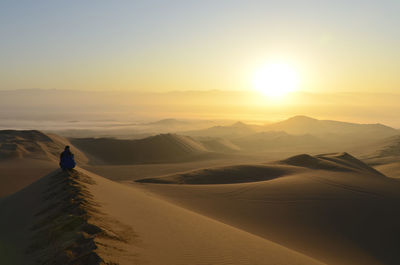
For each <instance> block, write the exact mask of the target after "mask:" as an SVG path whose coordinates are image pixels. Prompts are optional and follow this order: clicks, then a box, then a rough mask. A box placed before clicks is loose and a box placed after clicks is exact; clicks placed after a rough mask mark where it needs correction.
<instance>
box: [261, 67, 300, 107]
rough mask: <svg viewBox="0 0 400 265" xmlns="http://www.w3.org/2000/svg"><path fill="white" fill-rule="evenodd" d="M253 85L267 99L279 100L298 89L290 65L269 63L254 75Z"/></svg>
mask: <svg viewBox="0 0 400 265" xmlns="http://www.w3.org/2000/svg"><path fill="white" fill-rule="evenodd" d="M253 85H254V88H255V89H257V90H258V91H260V92H261V93H263V94H264V95H266V96H268V97H269V98H271V99H280V98H282V97H284V96H285V95H287V94H288V93H290V92H293V91H296V90H297V89H298V88H299V77H298V74H297V72H296V71H295V70H294V69H293V68H292V67H291V66H290V65H288V64H285V63H271V64H267V65H265V66H264V67H262V68H260V69H259V70H258V71H257V72H256V73H255V74H254V77H253Z"/></svg>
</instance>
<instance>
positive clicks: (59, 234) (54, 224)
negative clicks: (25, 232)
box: [28, 170, 133, 265]
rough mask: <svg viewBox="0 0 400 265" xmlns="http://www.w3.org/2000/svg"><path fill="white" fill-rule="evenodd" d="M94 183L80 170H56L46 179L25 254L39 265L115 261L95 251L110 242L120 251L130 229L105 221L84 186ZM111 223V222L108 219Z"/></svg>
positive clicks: (101, 249) (93, 264)
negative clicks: (30, 240) (45, 185)
mask: <svg viewBox="0 0 400 265" xmlns="http://www.w3.org/2000/svg"><path fill="white" fill-rule="evenodd" d="M94 184H95V182H94V181H93V180H92V179H91V178H90V177H88V176H86V175H84V174H82V173H81V172H79V173H78V171H76V170H73V171H70V172H65V171H64V172H57V173H55V174H54V175H52V176H51V178H50V179H49V182H48V185H47V187H46V190H45V191H44V193H43V195H42V196H43V202H42V206H41V209H40V210H39V211H38V212H37V213H36V214H35V220H36V221H35V222H34V224H33V225H32V227H31V230H32V231H33V237H32V243H31V245H30V247H29V249H28V253H29V255H32V256H33V259H34V260H36V262H38V263H40V264H87V265H97V264H117V263H116V262H113V261H112V260H111V261H110V260H109V259H107V256H106V257H104V255H101V256H100V254H99V253H102V252H107V248H109V247H110V245H113V247H115V246H118V248H120V249H121V251H123V246H122V245H123V242H129V240H130V238H131V237H132V235H133V232H132V231H131V230H130V229H128V228H125V229H122V230H121V227H120V226H119V225H118V222H115V221H112V224H113V225H112V226H110V224H107V222H105V221H104V220H106V221H107V217H106V216H105V215H104V213H102V212H101V211H100V210H99V207H98V205H97V203H96V202H95V201H94V199H93V195H92V194H91V192H90V190H89V189H88V188H87V186H88V185H94ZM109 223H111V221H109Z"/></svg>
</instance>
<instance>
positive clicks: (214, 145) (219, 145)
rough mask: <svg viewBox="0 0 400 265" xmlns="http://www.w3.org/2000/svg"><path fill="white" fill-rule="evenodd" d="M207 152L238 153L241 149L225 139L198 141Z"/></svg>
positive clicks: (213, 138) (199, 139)
mask: <svg viewBox="0 0 400 265" xmlns="http://www.w3.org/2000/svg"><path fill="white" fill-rule="evenodd" d="M197 140H198V141H199V142H201V143H202V145H203V146H204V147H205V148H207V150H209V151H212V152H217V153H236V152H239V151H240V147H239V146H237V145H235V144H234V143H232V142H231V141H229V140H228V139H224V138H215V137H201V138H198V139H197Z"/></svg>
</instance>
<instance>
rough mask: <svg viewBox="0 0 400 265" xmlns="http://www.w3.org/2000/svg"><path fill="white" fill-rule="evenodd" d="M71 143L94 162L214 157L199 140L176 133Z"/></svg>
mask: <svg viewBox="0 0 400 265" xmlns="http://www.w3.org/2000/svg"><path fill="white" fill-rule="evenodd" d="M71 142H72V143H73V144H74V145H75V146H77V147H78V148H79V149H80V150H82V151H83V152H85V153H86V154H87V155H88V156H89V157H90V158H91V163H93V164H138V163H162V162H164V163H165V162H184V161H191V160H197V159H205V158H209V157H213V154H212V153H210V152H209V151H208V150H207V148H205V147H204V146H203V145H202V144H201V143H200V142H198V141H196V140H194V139H193V138H191V137H188V136H182V135H177V134H160V135H156V136H152V137H148V138H144V139H140V140H118V139H112V138H98V139H96V138H87V139H71ZM214 156H215V155H214Z"/></svg>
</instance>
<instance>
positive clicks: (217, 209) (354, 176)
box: [136, 153, 400, 265]
mask: <svg viewBox="0 0 400 265" xmlns="http://www.w3.org/2000/svg"><path fill="white" fill-rule="evenodd" d="M288 160H289V161H293V160H296V161H298V162H299V163H297V164H298V166H291V167H292V168H291V170H290V172H289V174H287V175H283V176H280V177H277V178H272V177H271V179H269V180H266V181H258V182H248V183H238V184H219V185H174V184H169V185H165V184H144V183H141V184H139V185H140V187H142V188H143V189H145V190H148V191H151V192H153V193H154V194H158V195H159V196H161V197H162V198H164V199H166V200H169V201H171V202H173V203H175V204H177V205H180V206H182V207H185V208H187V209H190V210H194V211H196V212H198V213H200V214H203V215H206V216H209V217H211V218H214V219H216V220H220V221H222V222H224V223H226V224H229V225H232V226H235V227H237V228H240V229H242V230H245V231H248V232H250V233H252V234H256V235H259V236H261V237H263V238H266V239H269V240H272V241H274V242H277V243H279V244H281V245H284V246H286V247H289V248H291V249H295V250H297V251H300V252H302V253H305V254H306V255H308V256H310V257H313V258H316V259H318V260H321V261H323V262H325V263H327V264H349V265H350V264H352V265H353V264H393V265H394V264H399V262H400V259H399V255H398V238H399V236H400V230H399V226H398V223H399V222H400V214H399V212H398V211H397V209H398V208H399V206H400V193H399V188H400V183H399V182H397V181H396V180H392V179H390V178H387V177H385V176H384V175H382V174H380V173H378V172H376V171H375V170H373V169H371V168H369V167H368V166H366V165H365V164H364V163H362V162H361V161H359V160H357V159H355V158H354V157H352V156H350V155H348V154H343V153H341V154H330V155H322V156H317V157H312V156H304V155H303V156H299V157H295V158H292V159H288ZM288 160H287V161H288ZM315 160H317V161H318V164H317V165H318V167H314V163H315ZM310 161H311V162H310ZM300 162H301V163H300ZM323 162H324V163H326V164H328V165H329V166H328V167H325V164H324V163H323ZM280 163H281V162H280ZM319 163H321V164H322V165H323V166H322V167H321V166H320V165H321V164H319ZM278 164H279V163H278ZM203 172H205V173H206V174H204V178H205V179H208V178H209V173H208V172H207V171H203ZM198 173H201V172H200V171H199V172H198ZM250 175H251V172H247V168H246V167H243V170H242V176H250ZM271 176H273V175H271ZM196 178H197V184H202V183H201V180H199V179H201V176H196ZM233 178H234V177H233V176H232V180H231V183H234V182H235V179H233ZM136 185H137V184H136Z"/></svg>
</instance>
